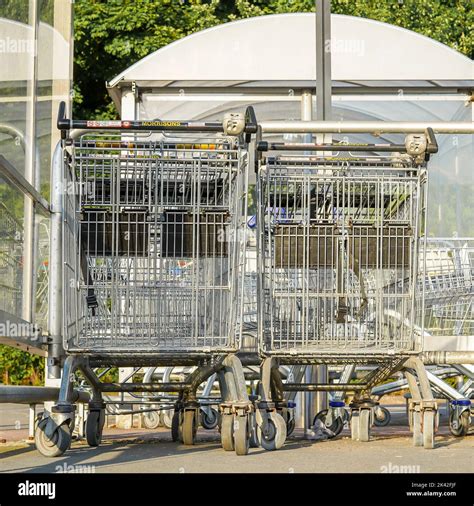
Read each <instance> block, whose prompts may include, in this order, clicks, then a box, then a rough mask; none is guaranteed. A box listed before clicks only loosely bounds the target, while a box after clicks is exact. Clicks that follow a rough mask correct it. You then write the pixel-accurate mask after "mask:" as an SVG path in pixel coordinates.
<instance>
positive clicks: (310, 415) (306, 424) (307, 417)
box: [300, 90, 317, 437]
mask: <svg viewBox="0 0 474 506" xmlns="http://www.w3.org/2000/svg"><path fill="white" fill-rule="evenodd" d="M312 119H313V96H312V93H311V91H310V90H304V91H303V93H302V95H301V120H302V121H311V120H312ZM312 140H313V135H312V134H311V133H307V134H305V135H304V138H303V141H304V142H305V143H311V142H312ZM304 378H305V383H314V382H315V381H316V380H317V371H316V367H315V366H307V367H306V369H305V374H304ZM300 396H301V400H302V401H303V403H302V409H301V412H300V415H301V417H302V419H303V420H302V422H303V429H304V434H305V437H308V436H310V431H311V427H312V425H313V419H314V415H315V414H316V412H315V405H314V402H315V394H314V393H312V392H304V393H301V394H300Z"/></svg>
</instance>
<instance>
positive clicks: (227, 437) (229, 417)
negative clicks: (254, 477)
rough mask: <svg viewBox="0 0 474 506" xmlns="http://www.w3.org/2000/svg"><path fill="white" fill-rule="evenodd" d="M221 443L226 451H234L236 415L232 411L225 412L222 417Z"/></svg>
mask: <svg viewBox="0 0 474 506" xmlns="http://www.w3.org/2000/svg"><path fill="white" fill-rule="evenodd" d="M221 443H222V448H224V450H225V451H226V452H232V451H234V449H235V445H234V415H233V414H232V413H224V414H223V415H222V417H221Z"/></svg>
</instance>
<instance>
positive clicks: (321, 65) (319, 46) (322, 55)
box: [311, 0, 332, 418]
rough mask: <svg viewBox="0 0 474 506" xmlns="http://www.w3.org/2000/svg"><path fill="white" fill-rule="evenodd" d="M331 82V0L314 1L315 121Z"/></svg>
mask: <svg viewBox="0 0 474 506" xmlns="http://www.w3.org/2000/svg"><path fill="white" fill-rule="evenodd" d="M331 101H332V82H331V0H316V119H317V120H319V121H329V120H330V119H331V117H332V111H331V109H332V102H331ZM331 140H332V139H331V138H330V137H328V136H327V135H322V136H319V135H318V136H316V142H318V143H330V142H331ZM312 369H315V371H314V372H313V374H312V376H313V377H312V378H311V380H312V381H316V382H317V383H327V382H328V368H327V365H318V366H316V368H315V367H312ZM327 399H328V395H327V393H326V392H318V393H317V394H316V399H315V400H316V402H315V403H313V404H314V408H315V411H316V413H318V412H319V411H322V410H323V409H326V408H327ZM312 418H314V416H313V417H312Z"/></svg>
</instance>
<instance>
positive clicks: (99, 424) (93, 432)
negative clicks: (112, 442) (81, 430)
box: [86, 409, 105, 447]
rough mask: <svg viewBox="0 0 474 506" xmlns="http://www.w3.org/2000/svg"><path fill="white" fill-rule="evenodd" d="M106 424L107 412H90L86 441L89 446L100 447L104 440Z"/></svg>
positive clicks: (87, 421)
mask: <svg viewBox="0 0 474 506" xmlns="http://www.w3.org/2000/svg"><path fill="white" fill-rule="evenodd" d="M104 423H105V411H104V410H103V409H101V410H100V411H98V410H94V411H90V412H89V415H88V417H87V420H86V441H87V444H88V445H89V446H92V447H96V446H99V445H100V441H101V439H102V430H103V428H104Z"/></svg>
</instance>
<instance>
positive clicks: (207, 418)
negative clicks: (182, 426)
mask: <svg viewBox="0 0 474 506" xmlns="http://www.w3.org/2000/svg"><path fill="white" fill-rule="evenodd" d="M209 411H210V413H208V412H206V411H201V425H202V426H203V427H204V428H205V429H207V430H212V429H215V428H216V427H217V424H218V422H219V414H218V412H217V411H216V410H215V409H214V408H211V409H210V410H209Z"/></svg>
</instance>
